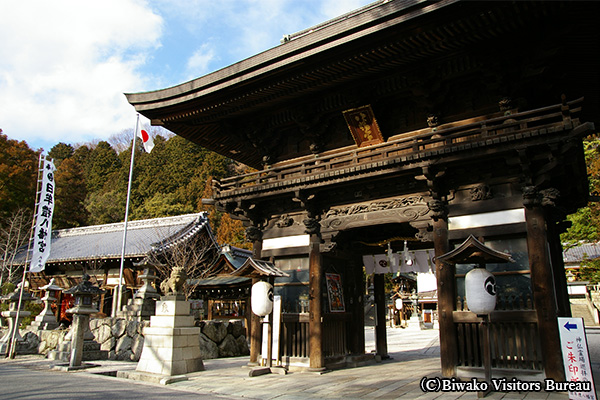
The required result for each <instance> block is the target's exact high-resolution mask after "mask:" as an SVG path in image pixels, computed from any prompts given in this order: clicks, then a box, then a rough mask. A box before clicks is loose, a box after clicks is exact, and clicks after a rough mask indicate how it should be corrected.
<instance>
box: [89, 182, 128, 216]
mask: <svg viewBox="0 0 600 400" xmlns="http://www.w3.org/2000/svg"><path fill="white" fill-rule="evenodd" d="M125 198H126V194H125V193H123V192H120V191H118V190H111V191H107V192H94V193H89V194H88V196H87V197H86V199H85V208H86V210H87V211H88V212H89V223H90V224H91V225H102V224H110V223H114V222H121V221H123V220H124V218H125Z"/></svg>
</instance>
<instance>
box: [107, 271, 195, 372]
mask: <svg viewBox="0 0 600 400" xmlns="http://www.w3.org/2000/svg"><path fill="white" fill-rule="evenodd" d="M186 279H187V276H186V274H185V271H184V270H183V268H177V267H175V268H173V271H172V273H171V276H170V277H169V278H168V279H166V280H165V281H163V282H162V283H161V285H160V287H161V289H162V290H163V292H164V293H165V296H163V297H161V299H160V300H159V301H157V302H156V315H153V316H151V317H150V326H148V327H145V328H144V348H143V350H142V355H141V357H140V361H139V362H138V365H137V368H136V371H135V372H127V371H123V372H124V373H125V374H124V375H123V374H121V373H119V375H117V376H120V377H126V378H130V379H137V380H145V381H154V382H159V383H162V384H168V383H172V382H176V381H180V380H186V379H187V378H186V377H185V374H188V373H192V372H197V371H203V370H204V363H203V362H202V357H201V355H200V343H199V336H200V328H199V327H196V326H194V317H193V316H192V315H190V303H189V302H188V301H187V300H185V296H184V295H183V294H182V289H183V284H184V283H185V280H186Z"/></svg>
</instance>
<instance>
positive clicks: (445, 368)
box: [428, 200, 458, 377]
mask: <svg viewBox="0 0 600 400" xmlns="http://www.w3.org/2000/svg"><path fill="white" fill-rule="evenodd" d="M428 205H429V208H430V210H431V213H432V218H433V246H434V249H435V256H436V257H439V256H441V255H442V254H446V253H447V252H448V251H450V243H449V241H448V210H447V205H446V203H445V202H443V201H441V200H433V201H431V202H429V204H428ZM435 273H436V276H437V295H438V316H439V325H440V358H441V362H442V374H443V375H444V376H448V377H449V376H453V375H455V373H456V364H457V362H458V352H457V347H458V340H457V334H456V327H455V326H454V318H453V314H452V313H453V312H454V307H455V305H456V276H455V275H456V267H455V266H454V265H450V264H446V263H443V262H441V261H439V260H436V262H435Z"/></svg>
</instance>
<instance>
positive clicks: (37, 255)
mask: <svg viewBox="0 0 600 400" xmlns="http://www.w3.org/2000/svg"><path fill="white" fill-rule="evenodd" d="M55 170H56V168H55V167H54V163H53V162H52V161H50V160H46V159H44V160H43V170H42V179H41V181H42V184H41V187H40V196H39V202H38V208H37V216H36V219H35V226H34V228H33V229H34V231H33V252H32V255H31V265H30V267H29V271H30V272H40V271H43V270H44V267H45V265H46V260H47V259H48V257H49V256H50V242H51V237H52V214H53V213H54V189H55V186H54V171H55Z"/></svg>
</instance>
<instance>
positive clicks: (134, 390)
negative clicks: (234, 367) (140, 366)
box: [0, 359, 247, 400]
mask: <svg viewBox="0 0 600 400" xmlns="http://www.w3.org/2000/svg"><path fill="white" fill-rule="evenodd" d="M83 398H85V399H98V400H108V399H110V400H119V399H131V400H136V399H140V400H142V399H143V400H151V399H152V400H154V399H157V400H169V399H173V400H192V399H194V400H195V399H241V398H237V397H232V396H227V397H222V396H218V395H215V394H203V393H201V392H198V391H194V392H187V391H181V390H177V389H176V388H171V387H164V386H159V385H149V384H144V383H136V382H131V381H126V380H122V379H116V378H111V377H108V376H102V375H94V374H90V373H85V374H81V373H80V372H72V373H66V372H59V371H51V370H50V369H49V365H48V364H47V363H40V362H39V361H36V362H34V361H33V360H32V359H25V360H24V361H22V362H20V361H19V360H16V361H15V360H11V361H8V360H5V359H2V360H0V399H2V400H13V399H27V400H38V399H39V400H63V399H83ZM245 400H247V399H245Z"/></svg>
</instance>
